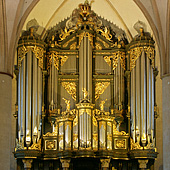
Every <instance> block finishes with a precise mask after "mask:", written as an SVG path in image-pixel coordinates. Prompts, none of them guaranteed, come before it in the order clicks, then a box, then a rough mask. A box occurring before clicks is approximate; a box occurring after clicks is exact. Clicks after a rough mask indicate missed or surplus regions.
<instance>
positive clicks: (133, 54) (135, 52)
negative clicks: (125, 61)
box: [128, 46, 155, 71]
mask: <svg viewBox="0 0 170 170" xmlns="http://www.w3.org/2000/svg"><path fill="white" fill-rule="evenodd" d="M143 50H144V52H145V53H146V55H147V57H148V58H149V59H150V60H151V64H152V67H153V68H154V62H155V50H154V48H153V47H151V46H144V47H135V48H132V49H131V50H130V51H129V52H128V53H129V55H130V71H132V69H133V68H134V67H135V66H136V60H137V59H138V58H139V57H140V56H141V53H142V51H143Z"/></svg>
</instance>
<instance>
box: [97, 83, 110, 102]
mask: <svg viewBox="0 0 170 170" xmlns="http://www.w3.org/2000/svg"><path fill="white" fill-rule="evenodd" d="M109 85H110V82H96V83H95V101H96V100H97V99H99V97H100V95H101V94H103V92H104V91H105V90H106V88H107V87H108V86H109Z"/></svg>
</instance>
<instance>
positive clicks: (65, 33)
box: [59, 27, 75, 41]
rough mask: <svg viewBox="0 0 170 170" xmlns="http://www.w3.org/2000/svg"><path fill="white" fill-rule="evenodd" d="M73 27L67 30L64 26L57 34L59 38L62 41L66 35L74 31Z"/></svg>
mask: <svg viewBox="0 0 170 170" xmlns="http://www.w3.org/2000/svg"><path fill="white" fill-rule="evenodd" d="M74 32H75V30H74V29H70V30H68V29H67V28H66V27H65V29H64V30H61V34H60V35H59V37H60V40H61V41H63V40H64V39H65V38H66V37H68V36H69V35H70V34H71V33H74Z"/></svg>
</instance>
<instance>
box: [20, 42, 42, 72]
mask: <svg viewBox="0 0 170 170" xmlns="http://www.w3.org/2000/svg"><path fill="white" fill-rule="evenodd" d="M29 50H32V52H33V53H34V54H35V57H36V58H37V59H38V61H39V67H40V68H41V69H43V56H44V49H43V48H42V47H38V46H36V45H35V46H24V45H23V46H22V47H19V48H18V67H21V62H22V60H23V59H24V58H25V55H26V54H27V53H28V51H29Z"/></svg>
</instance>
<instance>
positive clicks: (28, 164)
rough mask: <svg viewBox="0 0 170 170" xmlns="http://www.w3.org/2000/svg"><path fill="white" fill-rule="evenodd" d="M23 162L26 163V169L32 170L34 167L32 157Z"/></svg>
mask: <svg viewBox="0 0 170 170" xmlns="http://www.w3.org/2000/svg"><path fill="white" fill-rule="evenodd" d="M22 162H23V163H24V170H31V167H32V162H33V160H32V159H23V160H22Z"/></svg>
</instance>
